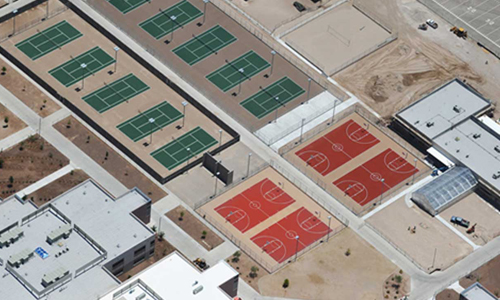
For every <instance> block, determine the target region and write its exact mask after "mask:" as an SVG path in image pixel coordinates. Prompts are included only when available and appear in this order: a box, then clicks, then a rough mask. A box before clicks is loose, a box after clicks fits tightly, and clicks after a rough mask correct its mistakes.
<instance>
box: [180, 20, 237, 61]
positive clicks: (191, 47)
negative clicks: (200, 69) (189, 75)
mask: <svg viewBox="0 0 500 300" xmlns="http://www.w3.org/2000/svg"><path fill="white" fill-rule="evenodd" d="M236 40H237V39H236V38H235V37H234V36H233V35H232V34H230V33H229V32H227V31H226V30H225V29H224V28H223V27H221V26H220V25H215V26H214V27H212V28H210V29H209V30H207V31H205V32H204V33H202V34H200V35H199V36H195V37H193V38H192V39H191V40H189V41H187V42H186V43H184V44H182V45H180V46H179V47H177V48H175V49H174V50H172V51H173V52H174V53H175V54H177V56H179V57H180V58H181V59H182V60H183V61H185V62H186V63H187V64H189V65H190V66H192V65H194V64H195V63H197V62H199V61H201V60H203V59H205V58H206V57H208V56H210V55H211V54H212V53H216V52H217V51H219V50H220V49H222V48H224V47H226V46H227V45H229V44H231V43H232V42H234V41H236Z"/></svg>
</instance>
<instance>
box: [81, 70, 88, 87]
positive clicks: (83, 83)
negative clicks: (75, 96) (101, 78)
mask: <svg viewBox="0 0 500 300" xmlns="http://www.w3.org/2000/svg"><path fill="white" fill-rule="evenodd" d="M80 67H81V68H82V90H83V88H84V87H85V68H86V67H87V65H86V64H81V65H80Z"/></svg>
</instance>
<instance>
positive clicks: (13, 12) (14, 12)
mask: <svg viewBox="0 0 500 300" xmlns="http://www.w3.org/2000/svg"><path fill="white" fill-rule="evenodd" d="M12 15H13V16H14V17H13V19H12V35H14V33H16V15H17V9H14V10H13V11H12Z"/></svg>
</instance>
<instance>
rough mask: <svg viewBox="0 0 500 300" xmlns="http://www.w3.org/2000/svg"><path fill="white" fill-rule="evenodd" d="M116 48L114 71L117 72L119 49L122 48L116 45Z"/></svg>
mask: <svg viewBox="0 0 500 300" xmlns="http://www.w3.org/2000/svg"><path fill="white" fill-rule="evenodd" d="M113 49H114V50H115V71H114V72H113V73H116V68H117V67H118V66H117V65H118V51H120V48H118V47H117V46H115V47H114V48H113Z"/></svg>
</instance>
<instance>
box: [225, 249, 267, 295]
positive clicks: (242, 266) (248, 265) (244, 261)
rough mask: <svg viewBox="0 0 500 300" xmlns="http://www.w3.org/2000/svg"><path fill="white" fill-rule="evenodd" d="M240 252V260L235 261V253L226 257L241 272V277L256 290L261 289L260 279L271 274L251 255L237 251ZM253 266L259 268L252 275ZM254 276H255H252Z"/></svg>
mask: <svg viewBox="0 0 500 300" xmlns="http://www.w3.org/2000/svg"><path fill="white" fill-rule="evenodd" d="M237 252H239V253H240V257H239V260H238V261H234V260H233V257H234V254H233V255H232V256H230V257H228V258H227V259H226V261H227V263H228V264H230V265H231V267H233V269H235V270H236V271H238V272H239V273H240V278H241V279H243V280H244V281H245V282H246V283H248V284H249V285H250V286H251V287H252V288H253V289H254V290H256V291H258V290H259V279H260V278H262V277H264V276H266V275H269V272H267V271H266V269H264V268H262V267H261V266H260V265H259V264H257V263H256V262H255V260H253V259H252V258H251V257H250V256H248V255H246V254H245V252H241V251H237ZM252 267H257V268H258V269H259V270H258V271H257V272H255V274H252V275H250V272H251V271H252ZM252 276H254V277H252Z"/></svg>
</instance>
